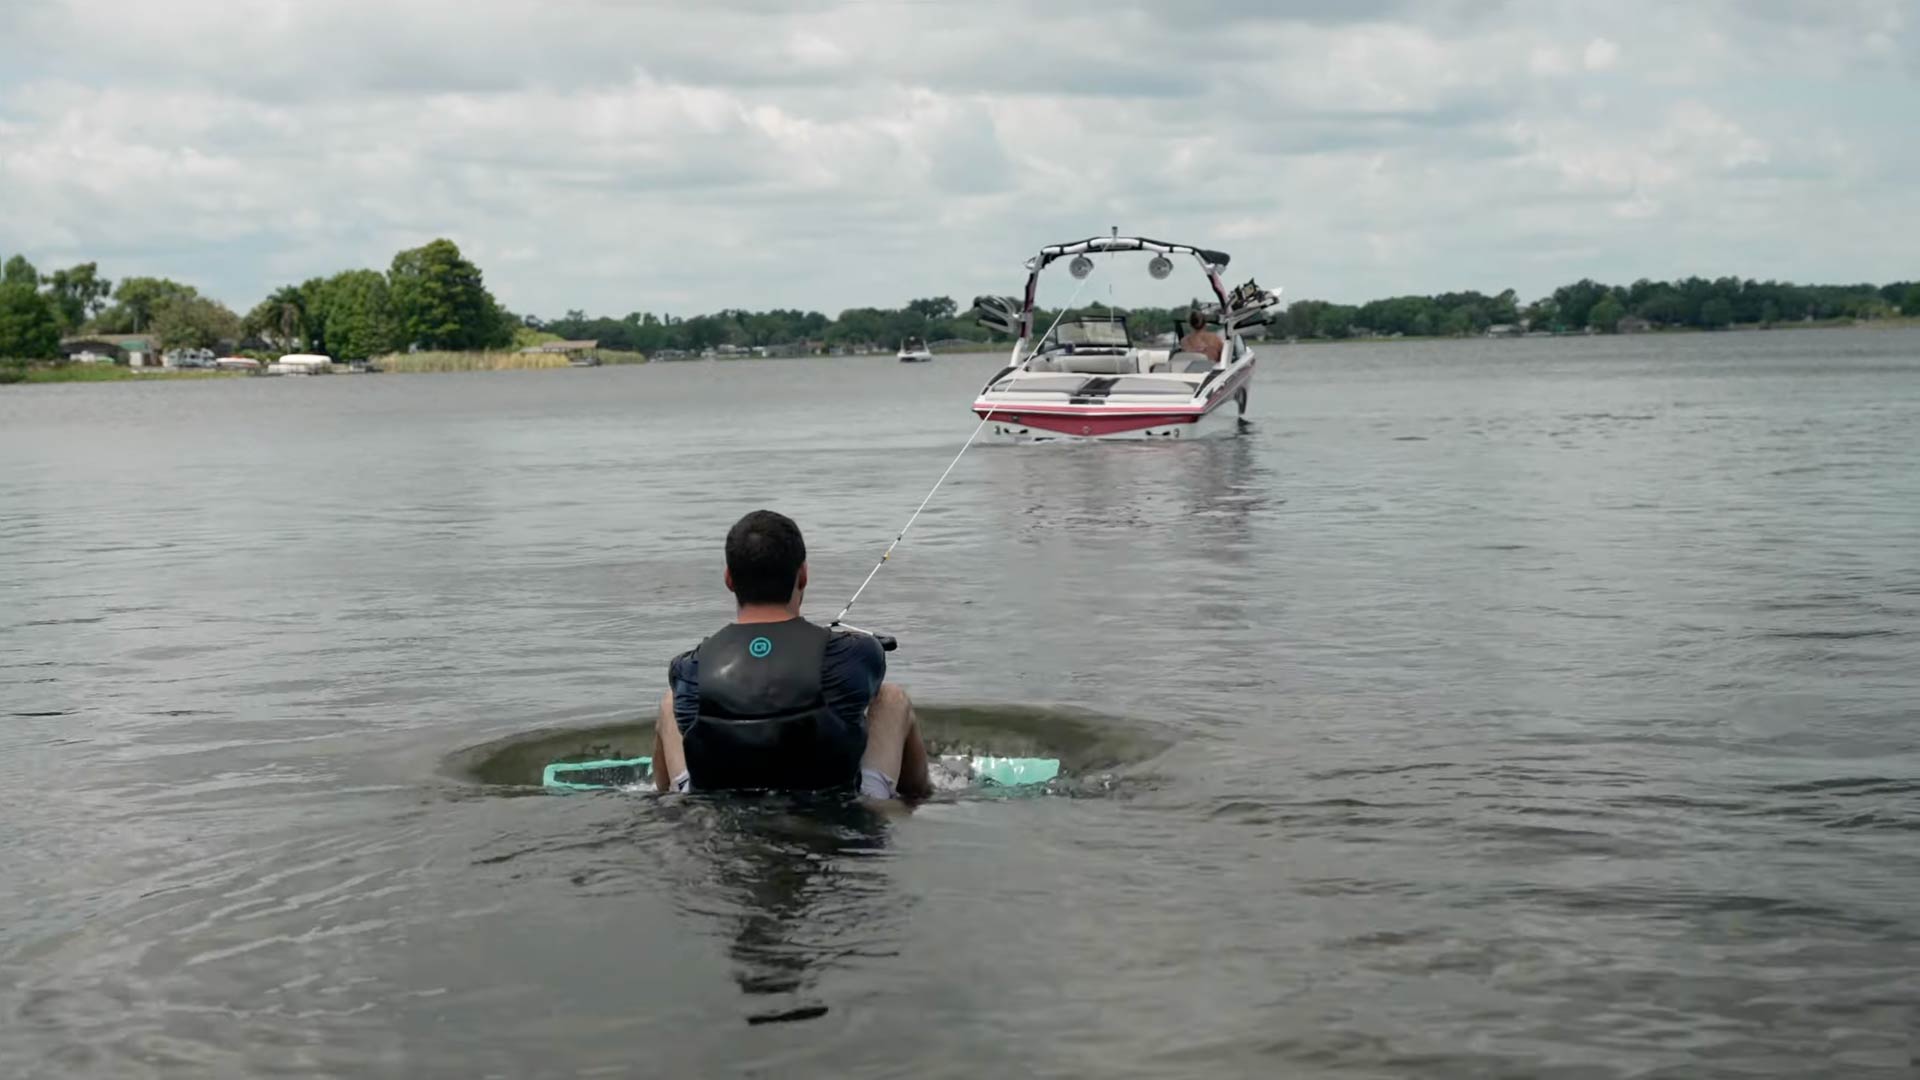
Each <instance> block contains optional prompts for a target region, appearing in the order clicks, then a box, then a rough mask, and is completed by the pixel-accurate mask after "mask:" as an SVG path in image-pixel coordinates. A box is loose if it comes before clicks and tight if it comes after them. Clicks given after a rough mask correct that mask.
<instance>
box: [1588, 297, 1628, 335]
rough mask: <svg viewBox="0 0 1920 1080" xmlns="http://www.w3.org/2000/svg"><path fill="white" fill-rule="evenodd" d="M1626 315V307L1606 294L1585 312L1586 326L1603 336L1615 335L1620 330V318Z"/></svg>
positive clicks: (1618, 299) (1616, 298) (1615, 298)
mask: <svg viewBox="0 0 1920 1080" xmlns="http://www.w3.org/2000/svg"><path fill="white" fill-rule="evenodd" d="M1626 313H1627V309H1626V306H1625V305H1623V304H1622V303H1620V298H1619V297H1617V296H1615V295H1613V294H1612V293H1608V294H1607V295H1605V296H1603V297H1601V298H1600V302H1599V303H1597V304H1595V305H1593V309H1592V310H1591V311H1588V312H1587V325H1588V326H1591V327H1593V328H1595V329H1597V330H1599V331H1600V332H1601V333H1603V334H1612V333H1616V332H1617V331H1618V330H1619V329H1620V317H1621V316H1623V315H1625V314H1626Z"/></svg>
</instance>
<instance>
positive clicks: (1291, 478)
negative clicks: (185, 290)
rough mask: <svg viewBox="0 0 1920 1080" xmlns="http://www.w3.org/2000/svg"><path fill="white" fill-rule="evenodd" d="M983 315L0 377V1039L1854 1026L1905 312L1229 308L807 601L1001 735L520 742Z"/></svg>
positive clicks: (630, 699) (997, 1053)
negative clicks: (1162, 367)
mask: <svg viewBox="0 0 1920 1080" xmlns="http://www.w3.org/2000/svg"><path fill="white" fill-rule="evenodd" d="M998 363H999V358H998V357H995V356H973V357H963V356H945V357H941V358H940V359H939V360H938V361H936V362H935V363H932V364H927V365H901V364H898V363H895V362H894V361H893V360H892V359H891V358H852V359H845V360H818V361H788V362H764V363H737V364H700V363H694V364H659V365H653V366H648V367H639V368H601V369H583V370H567V371H555V372H528V373H503V374H486V375H471V376H465V375H444V376H412V377H408V376H377V377H351V378H334V379H304V380H303V379H239V380H231V381H223V382H219V383H212V384H208V383H153V384H145V385H126V384H119V385H98V386H42V387H16V388H13V389H9V390H5V391H0V460H4V462H5V469H4V471H0V791H4V792H5V794H4V796H0V868H4V869H0V1075H6V1076H85V1075H111V1076H134V1077H139V1076H193V1077H199V1076H258V1075H293V1076H299V1075H316V1076H317V1075H364V1076H395V1077H399V1076H483V1075H485V1076H506V1077H533V1076H540V1077H546V1076H575V1075H609V1076H625V1075H669V1074H671V1075H688V1076H698V1075H734V1074H749V1075H762V1076H883V1075H886V1076H891V1075H907V1074H912V1075H917V1076H924V1077H941V1076H956V1077H958V1076H966V1077H979V1076H983V1075H985V1076H995V1075H1046V1076H1092V1075H1099V1076H1151V1077H1156V1078H1158V1077H1166V1076H1196V1075H1216V1076H1274V1075H1285V1076H1342V1077H1345V1076H1354V1077H1360V1076H1364V1077H1447V1076H1474V1077H1489V1076H1515V1077H1521V1076H1551V1077H1616V1076H1619V1077H1625V1076H1635V1077H1647V1076H1675V1077H1681V1076H1684V1077H1702V1076H1754V1075H1777V1076H1792V1077H1803V1076H1811V1075H1841V1076H1849V1077H1872V1076H1888V1077H1893V1076H1899V1077H1910V1076H1912V1075H1913V1068H1914V1065H1913V1061H1914V1055H1915V1052H1916V1051H1915V1039H1916V1030H1920V1025H1917V1023H1916V1018H1917V1014H1916V1001H1920V438H1917V437H1916V435H1920V333H1915V332H1910V331H1882V332H1865V331H1859V332H1856V331H1820V332H1803V333H1771V334H1758V333H1749V334H1726V335H1698V336H1684V337H1656V338H1618V339H1592V340H1549V341H1531V340H1529V341H1500V342H1485V341H1475V342H1458V343H1439V344H1413V343H1406V344H1394V345H1380V346H1372V345H1359V344H1354V345H1342V346H1313V347H1296V348H1291V349H1289V348H1284V347H1278V348H1269V349H1268V350H1267V351H1266V355H1265V357H1264V359H1263V360H1262V365H1263V366H1262V369H1261V371H1260V374H1259V377H1258V380H1257V383H1256V385H1255V389H1254V393H1253V397H1252V405H1251V409H1250V415H1251V416H1252V418H1253V425H1252V427H1251V430H1249V431H1247V432H1246V433H1245V434H1243V435H1241V436H1239V437H1236V438H1228V439H1225V440H1222V441H1218V442H1210V443H1185V444H1156V445H1137V446H1126V445H1109V446H1037V447H1003V446H981V447H978V448H976V449H974V450H972V451H970V452H969V453H968V454H967V455H966V457H965V458H963V459H962V461H961V462H960V465H959V466H958V468H956V469H955V470H954V473H953V476H952V478H951V480H949V482H948V483H947V486H946V487H945V488H944V489H943V490H942V491H941V492H940V494H939V496H938V497H937V498H936V499H935V500H934V502H933V504H932V505H931V506H930V507H929V508H928V509H927V511H926V514H925V515H924V516H923V517H922V518H921V519H920V522H919V524H918V525H917V526H916V527H915V529H914V531H913V532H911V533H910V534H909V535H908V537H907V539H906V542H905V543H904V544H902V545H901V547H900V549H899V552H898V553H897V555H896V556H895V559H894V561H893V562H892V563H891V564H890V566H889V568H888V569H886V570H885V571H883V572H882V573H881V575H880V577H879V578H878V579H877V580H876V582H875V583H874V585H873V587H872V588H871V590H870V591H869V592H868V594H867V596H866V597H865V598H864V599H863V600H862V601H861V605H860V607H858V608H856V615H855V617H853V618H852V620H851V621H853V622H856V623H858V624H860V625H863V626H869V627H872V628H875V629H878V630H884V631H887V632H891V633H893V634H896V635H898V637H899V638H900V641H901V650H900V651H899V652H897V653H895V654H893V656H892V665H893V666H892V669H891V673H892V677H893V678H895V679H897V680H899V681H901V682H902V683H904V684H906V685H907V686H908V687H909V688H910V689H911V691H912V692H913V694H914V695H915V697H916V700H917V701H918V702H919V703H920V706H921V708H922V712H923V719H924V721H925V722H926V724H927V726H928V728H929V730H930V732H931V733H932V734H933V735H934V736H935V737H936V738H938V739H942V740H944V741H946V742H948V743H953V744H965V745H976V746H984V747H986V748H988V749H998V750H1001V751H1003V752H1008V751H1011V752H1046V753H1054V754H1057V755H1058V756H1060V757H1062V758H1063V759H1064V760H1066V761H1067V762H1068V764H1069V772H1070V774H1071V775H1070V776H1069V777H1068V779H1067V781H1066V782H1064V783H1063V784H1061V785H1060V786H1059V789H1058V790H1057V791H1055V792H1053V793H1051V794H1048V795H1043V796H1027V797H1003V798H986V797H947V798H943V799H940V800H936V801H934V802H931V803H928V804H925V805H922V806H920V807H918V808H917V809H916V810H915V811H914V812H913V813H911V814H910V815H894V816H892V817H879V816H870V815H864V814H862V813H859V812H857V811H855V810H851V809H845V808H835V807H806V806H793V805H788V804H780V803H767V804H746V803H740V802H728V801H723V800H707V799H700V798H680V799H658V798H654V797H651V796H643V795H630V794H619V793H607V794H593V795H574V796H558V795H545V794H541V793H540V792H539V789H538V788H537V787H531V786H527V785H528V781H529V776H530V775H533V774H537V766H538V764H539V763H540V761H541V760H544V758H545V757H547V756H552V755H553V754H558V753H573V752H578V751H582V750H589V749H594V748H611V749H614V750H625V749H633V750H638V749H641V748H642V742H643V740H644V737H645V726H644V725H645V723H646V722H647V720H648V719H649V718H650V710H651V709H652V707H653V702H654V701H655V699H656V697H657V695H658V694H659V692H660V690H661V688H662V686H663V681H664V672H665V665H666V662H667V659H668V658H669V657H670V656H671V655H672V654H673V653H675V652H677V651H679V650H681V649H683V648H686V647H688V646H690V645H691V644H692V643H693V642H694V641H696V640H697V639H698V638H699V637H701V636H702V635H704V634H705V633H707V632H710V631H711V630H712V629H714V628H716V627H717V626H718V625H720V624H721V623H722V622H723V621H724V620H725V619H726V617H727V616H728V614H729V608H728V604H727V600H728V597H727V596H726V594H725V593H724V592H723V591H722V588H721V584H720V572H721V556H720V542H721V538H722V536H723V535H724V533H725V531H726V528H727V526H728V525H729V524H730V523H731V522H732V521H733V520H734V519H735V518H736V517H737V516H738V515H739V514H741V513H742V512H744V511H746V510H749V509H753V508H756V507H760V506H771V507H774V508H777V509H781V510H784V511H785V512H787V513H789V514H791V515H793V516H794V517H795V518H796V519H797V520H798V521H799V522H800V524H801V525H802V527H803V528H804V529H805V530H806V533H807V537H808V541H809V544H810V549H811V552H812V568H813V574H812V578H813V583H814V585H813V589H812V591H811V594H810V596H809V605H808V609H809V611H810V613H812V614H814V615H815V616H816V617H819V618H825V617H827V616H830V615H831V614H832V612H833V611H834V610H836V609H837V608H838V607H839V605H840V604H841V603H842V602H843V601H844V599H845V598H846V596H847V595H848V594H849V592H850V591H851V590H852V588H853V587H854V586H855V585H856V584H857V583H858V582H859V580H860V579H861V577H862V576H863V575H865V574H866V572H867V570H868V568H869V567H870V566H871V564H872V562H873V560H874V559H875V558H877V557H878V555H879V553H880V550H881V549H882V548H883V547H884V546H885V544H886V542H887V541H888V539H890V538H891V536H892V534H893V533H894V531H896V530H897V529H898V528H899V526H900V523H901V522H902V521H903V520H904V519H905V517H906V515H907V514H908V512H909V511H911V510H912V508H913V507H914V505H915V504H916V503H917V502H918V501H919V499H920V498H921V496H922V495H923V494H924V493H925V492H926V490H927V488H928V486H929V485H930V484H932V482H933V480H934V478H935V477H937V476H938V475H939V473H940V471H941V469H942V468H944V467H945V466H946V464H947V462H948V460H949V459H950V458H951V457H952V455H953V453H954V451H955V450H956V449H957V448H958V447H959V445H960V444H961V442H962V441H963V440H964V439H965V438H966V436H967V434H968V432H969V431H970V430H971V428H972V418H971V417H970V416H969V414H968V412H967V404H968V402H969V401H970V399H971V396H972V394H973V393H974V391H975V390H976V389H977V388H978V386H979V384H980V383H981V382H982V381H984V379H985V378H986V377H987V375H989V374H990V373H991V372H992V371H993V370H994V369H995V367H996V366H997V364H998ZM536 782H537V781H536Z"/></svg>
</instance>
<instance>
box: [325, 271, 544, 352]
mask: <svg viewBox="0 0 1920 1080" xmlns="http://www.w3.org/2000/svg"><path fill="white" fill-rule="evenodd" d="M302 292H303V293H304V294H306V295H308V296H310V297H311V299H310V300H309V303H311V304H312V305H313V307H314V308H315V309H316V314H317V316H318V322H319V324H320V326H321V327H323V332H324V334H325V348H326V351H327V352H328V353H329V354H330V355H332V356H334V357H336V358H338V359H343V360H364V359H366V358H368V357H372V356H379V355H380V354H382V353H387V352H392V351H393V350H394V348H395V345H396V338H397V331H396V329H395V326H394V315H393V302H392V297H391V295H390V291H389V289H388V287H387V279H386V276H385V275H383V274H381V273H380V272H379V271H378V270H347V271H343V272H341V273H338V274H335V275H334V276H332V277H330V278H328V279H327V280H326V281H324V282H319V283H314V284H310V285H309V286H308V287H306V288H303V289H302ZM516 322H517V320H516ZM508 332H509V333H511V332H512V331H511V328H509V331H508Z"/></svg>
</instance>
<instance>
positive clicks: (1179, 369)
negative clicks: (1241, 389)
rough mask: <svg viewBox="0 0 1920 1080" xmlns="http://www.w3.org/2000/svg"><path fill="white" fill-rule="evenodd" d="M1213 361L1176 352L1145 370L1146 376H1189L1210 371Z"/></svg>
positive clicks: (1197, 354) (1193, 353)
mask: <svg viewBox="0 0 1920 1080" xmlns="http://www.w3.org/2000/svg"><path fill="white" fill-rule="evenodd" d="M1212 370H1213V361H1211V360H1209V359H1207V358H1206V356H1204V355H1203V354H1201V353H1197V352H1177V353H1174V354H1173V355H1172V356H1170V357H1168V358H1167V359H1165V360H1161V361H1157V362H1156V363H1154V364H1153V365H1152V366H1150V367H1149V368H1148V369H1147V372H1148V374H1159V375H1166V374H1173V375H1191V374H1193V373H1195V372H1200V371H1212Z"/></svg>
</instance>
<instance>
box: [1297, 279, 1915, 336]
mask: <svg viewBox="0 0 1920 1080" xmlns="http://www.w3.org/2000/svg"><path fill="white" fill-rule="evenodd" d="M1900 314H1905V315H1912V316H1920V283H1916V282H1910V281H1902V282H1895V283H1893V284H1891V285H1794V284H1791V283H1789V282H1780V281H1753V280H1750V279H1742V278H1734V277H1725V278H1716V279H1714V280H1711V281H1709V280H1707V279H1706V278H1700V277H1690V278H1686V279H1684V280H1680V281H1671V282H1669V281H1649V280H1647V279H1645V278H1642V279H1640V280H1639V281H1636V282H1634V283H1633V284H1631V285H1625V286H1622V285H1603V284H1601V283H1599V282H1597V281H1592V280H1590V279H1582V280H1580V281H1577V282H1575V283H1573V284H1572V285H1562V286H1561V287H1559V288H1558V289H1555V290H1553V294H1552V295H1551V296H1547V297H1543V298H1542V299H1539V300H1536V301H1534V302H1533V303H1531V304H1527V305H1524V306H1522V305H1520V304H1518V303H1517V302H1516V299H1515V297H1514V293H1513V290H1511V289H1508V290H1507V291H1505V292H1502V293H1500V294H1499V295H1497V296H1484V295H1482V294H1480V293H1477V292H1465V293H1442V294H1440V295H1438V296H1396V297H1392V298H1390V299H1386V300H1375V301H1372V302H1370V303H1367V304H1361V305H1358V306H1354V305H1348V304H1331V303H1327V302H1326V301H1323V300H1296V301H1294V302H1293V303H1292V304H1291V305H1289V306H1288V308H1287V311H1286V314H1285V316H1284V317H1282V318H1281V319H1278V320H1276V323H1275V327H1276V330H1278V329H1281V328H1284V330H1285V332H1286V334H1287V336H1289V337H1296V338H1347V337H1356V336H1368V335H1386V336H1391V335H1394V334H1404V335H1407V336H1410V337H1426V336H1443V337H1445V336H1455V337H1457V336H1461V335H1465V334H1480V333H1485V332H1486V331H1487V329H1488V328H1489V327H1493V326H1500V325H1507V326H1513V327H1516V328H1524V329H1530V330H1544V331H1552V332H1560V333H1568V332H1579V331H1585V330H1595V331H1599V332H1601V333H1608V334H1611V333H1615V332H1617V331H1619V330H1621V329H1684V328H1693V329H1700V330H1719V329H1722V328H1724V327H1728V326H1733V325H1736V324H1743V325H1757V326H1770V325H1773V324H1776V323H1784V322H1806V321H1810V320H1811V321H1821V320H1828V319H1881V318H1888V317H1891V316H1894V315H1900Z"/></svg>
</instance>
